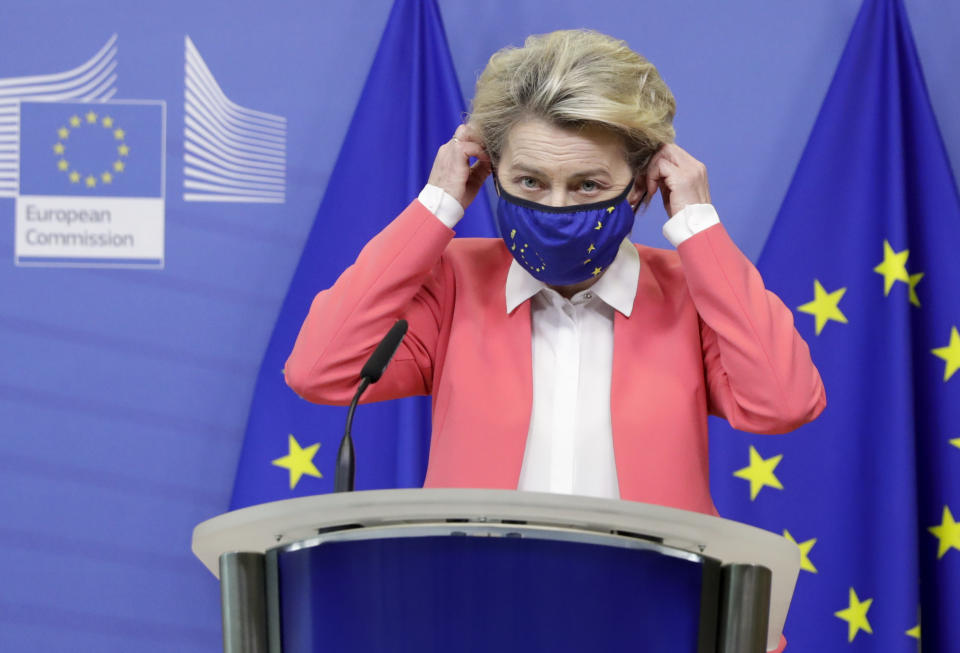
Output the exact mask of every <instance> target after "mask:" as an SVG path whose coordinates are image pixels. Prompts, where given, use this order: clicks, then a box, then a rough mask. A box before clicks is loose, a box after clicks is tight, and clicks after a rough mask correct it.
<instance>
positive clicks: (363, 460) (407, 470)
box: [231, 0, 494, 509]
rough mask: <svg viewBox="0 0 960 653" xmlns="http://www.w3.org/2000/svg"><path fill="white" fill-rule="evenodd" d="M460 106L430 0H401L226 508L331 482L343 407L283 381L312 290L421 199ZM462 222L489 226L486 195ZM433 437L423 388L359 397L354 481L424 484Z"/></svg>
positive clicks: (290, 304) (296, 282)
mask: <svg viewBox="0 0 960 653" xmlns="http://www.w3.org/2000/svg"><path fill="white" fill-rule="evenodd" d="M463 111H464V102H463V96H462V95H461V93H460V87H459V85H458V82H457V77H456V74H455V72H454V68H453V62H452V60H451V57H450V51H449V48H448V46H447V40H446V36H445V34H444V30H443V23H442V21H441V18H440V12H439V9H438V8H437V5H436V2H435V0H397V1H396V2H395V3H394V6H393V9H392V11H391V13H390V18H389V20H388V22H387V26H386V29H385V30H384V34H383V38H382V39H381V41H380V46H379V48H378V49H377V54H376V57H375V59H374V61H373V65H372V66H371V69H370V74H369V76H368V77H367V81H366V84H365V86H364V89H363V92H362V94H361V96H360V101H359V104H358V105H357V109H356V112H355V113H354V115H353V120H352V122H351V124H350V128H349V130H348V132H347V135H346V139H345V140H344V143H343V147H342V149H341V151H340V155H339V158H338V159H337V163H336V165H335V167H334V170H333V173H332V175H331V177H330V182H329V184H328V186H327V191H326V194H325V196H324V198H323V202H322V203H321V205H320V210H319V211H318V212H317V217H316V220H315V221H314V224H313V228H312V229H311V231H310V235H309V236H308V238H307V242H306V245H305V246H304V250H303V254H302V256H301V258H300V262H299V264H298V265H297V269H296V272H295V273H294V276H293V280H292V281H291V283H290V289H289V291H288V292H287V297H286V299H285V301H284V302H283V306H282V308H281V310H280V315H279V317H278V318H277V323H276V326H275V327H274V331H273V335H272V336H271V338H270V344H269V345H268V347H267V351H266V354H265V355H264V359H263V364H262V365H261V368H260V374H259V376H258V378H257V384H256V388H255V390H254V396H253V401H252V405H251V408H250V417H249V420H248V423H247V432H246V438H245V441H244V444H243V450H242V452H241V455H240V462H239V465H238V469H237V476H236V480H235V482H234V488H233V498H232V500H231V508H232V509H235V508H242V507H244V506H249V505H252V504H256V503H262V502H264V501H274V500H278V499H285V498H289V497H294V496H303V495H310V494H319V493H324V492H329V491H331V490H332V489H333V476H334V469H335V461H336V453H337V447H338V445H339V442H340V437H341V436H342V434H343V428H344V422H345V420H346V409H345V408H342V407H328V406H317V405H314V404H310V403H308V402H306V401H304V400H302V399H300V398H299V397H297V396H296V395H295V394H294V392H293V391H292V390H290V389H289V388H288V387H287V385H286V384H285V383H284V380H283V374H282V368H283V365H284V362H285V361H286V358H287V356H288V355H289V353H290V350H291V349H292V347H293V342H294V340H295V339H296V336H297V333H298V332H299V330H300V325H301V323H302V321H303V319H304V317H306V314H307V310H308V309H309V307H310V302H311V301H312V300H313V297H314V295H315V294H316V293H317V292H319V291H320V290H322V289H324V288H328V287H330V286H331V285H333V282H334V281H335V280H336V279H337V277H338V276H339V275H340V273H341V272H342V271H343V270H344V269H346V268H347V267H348V266H349V265H350V264H351V263H352V262H353V260H354V259H355V258H356V256H357V254H358V253H359V251H360V249H361V248H362V247H363V245H364V244H365V243H366V242H367V241H368V240H370V238H372V237H373V236H374V235H375V234H376V233H377V232H379V231H380V230H381V229H382V228H383V227H385V226H386V225H387V224H388V223H389V222H390V221H391V220H392V219H393V218H394V217H395V216H396V215H398V214H399V213H400V212H401V211H402V210H403V209H404V207H406V206H407V205H408V204H409V203H410V202H411V201H412V200H413V199H414V198H416V196H417V194H418V193H419V192H420V190H421V189H422V188H423V186H424V184H425V183H426V181H427V178H428V177H429V174H430V168H431V167H432V165H433V159H434V157H435V156H436V152H437V148H439V147H440V145H441V144H443V143H444V142H446V141H448V140H449V139H450V138H451V137H452V136H453V132H454V130H455V129H456V127H457V125H458V124H459V123H460V121H461V120H462V117H463ZM457 232H458V235H460V236H464V235H467V236H491V235H493V233H494V232H493V219H492V216H491V213H490V205H489V202H488V200H487V196H486V195H485V194H484V193H480V194H479V195H478V196H477V199H476V200H475V201H474V202H473V204H472V205H471V206H470V207H469V209H468V210H467V214H466V217H464V219H463V221H462V222H461V223H460V224H459V225H458V227H457ZM384 335H386V334H384ZM357 381H358V384H359V379H357ZM429 437H430V404H429V401H428V400H427V399H425V398H420V397H418V398H412V399H405V400H400V401H391V402H384V403H380V404H371V405H364V406H362V407H360V409H359V410H358V411H357V417H356V420H355V421H354V428H353V438H354V443H355V446H356V460H357V475H356V489H358V490H363V489H374V488H388V487H419V486H420V485H422V483H423V477H424V474H425V473H426V461H427V452H428V449H429Z"/></svg>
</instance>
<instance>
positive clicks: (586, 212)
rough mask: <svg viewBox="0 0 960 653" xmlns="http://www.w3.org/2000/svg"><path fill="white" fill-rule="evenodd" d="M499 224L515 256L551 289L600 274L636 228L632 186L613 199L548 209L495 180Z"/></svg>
mask: <svg viewBox="0 0 960 653" xmlns="http://www.w3.org/2000/svg"><path fill="white" fill-rule="evenodd" d="M495 185H496V189H497V194H498V195H499V196H500V201H499V203H498V205H497V226H498V227H499V228H500V236H501V237H502V238H503V241H504V242H505V243H506V244H507V249H509V250H510V253H511V254H513V258H515V259H516V260H517V262H518V263H519V264H520V265H522V266H523V268H524V269H525V270H527V272H529V273H530V274H532V275H533V276H534V277H535V278H536V279H539V280H540V281H542V282H544V283H545V284H547V285H550V286H569V285H572V284H575V283H580V282H581V281H586V280H587V279H590V278H591V277H597V276H600V274H601V273H602V272H603V271H604V270H606V269H607V266H608V265H610V264H611V263H613V259H614V258H616V256H617V250H619V249H620V243H621V242H622V241H623V239H624V238H626V237H627V235H628V234H629V233H630V230H631V229H632V228H633V218H634V214H633V208H632V207H631V206H630V204H629V203H628V202H627V195H628V194H629V193H630V189H631V188H632V187H633V182H631V183H630V185H628V186H627V187H626V188H625V189H624V191H623V192H622V193H620V195H618V196H617V197H615V198H613V199H609V200H606V201H603V202H594V203H592V204H577V205H575V206H559V207H558V206H545V205H543V204H536V203H535V202H530V201H527V200H524V199H521V198H519V197H514V196H513V195H510V194H508V193H507V192H506V191H505V190H503V187H502V186H501V185H500V181H499V180H495Z"/></svg>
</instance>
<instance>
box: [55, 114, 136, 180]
mask: <svg viewBox="0 0 960 653" xmlns="http://www.w3.org/2000/svg"><path fill="white" fill-rule="evenodd" d="M68 125H69V126H68ZM91 127H100V128H101V129H103V130H105V132H106V133H108V134H109V135H110V137H112V138H113V140H114V141H116V152H117V159H116V160H115V161H114V162H113V163H112V164H111V166H110V167H109V168H108V169H106V170H101V171H99V173H98V174H94V172H95V171H91V170H80V169H78V167H77V166H75V165H73V164H72V163H71V162H70V160H69V159H68V158H67V149H68V144H69V142H70V140H69V139H70V134H71V133H75V132H78V131H79V130H81V129H84V128H87V129H89V128H91ZM126 138H127V134H126V132H125V131H124V130H123V129H122V128H120V127H119V126H117V125H116V122H115V121H114V119H113V118H112V117H110V116H98V115H97V113H96V112H95V111H93V110H91V111H88V112H87V113H85V114H83V116H79V115H77V114H74V115H72V116H70V118H69V119H68V120H67V124H66V125H62V126H61V127H60V128H59V129H57V143H56V144H55V145H54V146H53V155H54V156H55V157H56V159H57V169H58V170H60V171H61V172H63V173H65V174H66V175H67V179H69V180H70V183H71V184H77V185H80V186H83V187H85V188H96V187H97V184H111V183H113V180H114V176H115V175H117V174H119V173H121V172H123V171H124V170H125V169H126V167H127V164H126V158H127V155H129V154H130V146H128V145H127V142H126Z"/></svg>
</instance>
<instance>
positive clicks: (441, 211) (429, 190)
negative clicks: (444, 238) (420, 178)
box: [417, 184, 463, 229]
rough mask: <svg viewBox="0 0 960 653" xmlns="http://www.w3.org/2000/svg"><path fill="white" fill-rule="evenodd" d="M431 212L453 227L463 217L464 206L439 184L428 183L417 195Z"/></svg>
mask: <svg viewBox="0 0 960 653" xmlns="http://www.w3.org/2000/svg"><path fill="white" fill-rule="evenodd" d="M417 199H418V200H420V203H421V204H423V205H424V206H425V207H427V210H428V211H430V213H432V214H434V215H435V216H437V218H438V219H439V220H440V222H442V223H443V224H445V225H447V226H448V227H449V228H451V229H453V228H454V227H455V226H457V223H458V222H460V218H462V217H463V207H462V206H460V202H458V201H457V200H456V198H455V197H454V196H453V195H451V194H450V193H448V192H447V191H445V190H443V189H442V188H440V187H439V186H434V185H433V184H427V185H426V186H424V187H423V190H422V191H420V195H419V196H418V197H417Z"/></svg>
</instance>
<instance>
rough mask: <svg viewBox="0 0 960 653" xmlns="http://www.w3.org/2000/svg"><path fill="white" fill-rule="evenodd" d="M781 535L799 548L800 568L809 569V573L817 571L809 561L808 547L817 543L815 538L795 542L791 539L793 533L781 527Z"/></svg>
mask: <svg viewBox="0 0 960 653" xmlns="http://www.w3.org/2000/svg"><path fill="white" fill-rule="evenodd" d="M783 536H784V537H785V538H787V539H788V540H790V541H791V542H793V543H794V544H796V545H797V548H798V549H800V569H803V570H804V571H809V572H811V573H814V574H815V573H817V568H816V567H814V566H813V563H812V562H810V557H809V556H810V549H812V548H813V545H814V544H816V543H817V538H813V539H811V540H807V541H806V542H797V541H796V540H795V539H793V535H791V534H790V531H788V530H787V529H783Z"/></svg>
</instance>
